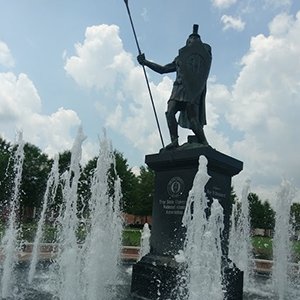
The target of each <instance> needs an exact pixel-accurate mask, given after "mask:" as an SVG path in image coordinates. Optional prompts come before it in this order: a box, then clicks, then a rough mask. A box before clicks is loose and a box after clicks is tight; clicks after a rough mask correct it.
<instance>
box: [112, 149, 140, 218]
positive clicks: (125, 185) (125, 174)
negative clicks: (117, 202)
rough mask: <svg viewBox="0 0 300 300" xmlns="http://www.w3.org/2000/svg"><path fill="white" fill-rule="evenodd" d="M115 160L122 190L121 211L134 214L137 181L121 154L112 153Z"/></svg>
mask: <svg viewBox="0 0 300 300" xmlns="http://www.w3.org/2000/svg"><path fill="white" fill-rule="evenodd" d="M114 154H115V159H116V171H117V174H118V176H119V177H120V179H121V188H122V195H123V196H122V205H121V207H122V210H123V211H124V212H126V213H133V212H134V204H135V203H136V199H137V184H138V180H137V177H136V176H135V174H134V173H133V172H132V170H131V168H130V167H129V165H128V162H127V159H126V158H124V156H123V154H122V153H120V152H118V151H114Z"/></svg>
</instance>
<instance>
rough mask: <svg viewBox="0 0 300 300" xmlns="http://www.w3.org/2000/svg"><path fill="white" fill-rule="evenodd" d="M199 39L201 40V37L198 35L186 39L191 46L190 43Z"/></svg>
mask: <svg viewBox="0 0 300 300" xmlns="http://www.w3.org/2000/svg"><path fill="white" fill-rule="evenodd" d="M199 40H200V38H199V37H198V36H196V35H192V36H189V38H188V39H187V41H186V45H187V46H189V45H191V44H193V43H194V42H195V41H199Z"/></svg>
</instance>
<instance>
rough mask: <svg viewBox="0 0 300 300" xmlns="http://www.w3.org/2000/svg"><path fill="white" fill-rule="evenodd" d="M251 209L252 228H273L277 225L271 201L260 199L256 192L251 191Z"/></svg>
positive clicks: (249, 196)
mask: <svg viewBox="0 0 300 300" xmlns="http://www.w3.org/2000/svg"><path fill="white" fill-rule="evenodd" d="M248 201H249V211H250V222H251V228H264V229H272V228H274V225H275V212H274V210H273V209H272V208H271V206H270V203H269V202H268V201H265V202H264V203H262V201H261V200H260V199H259V197H258V195H257V194H255V193H249V195H248Z"/></svg>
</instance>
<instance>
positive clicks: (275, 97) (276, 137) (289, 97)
mask: <svg viewBox="0 0 300 300" xmlns="http://www.w3.org/2000/svg"><path fill="white" fill-rule="evenodd" d="M128 3H129V8H130V11H131V15H132V18H133V22H134V25H135V29H136V33H137V37H138V40H139V44H140V48H141V50H142V52H144V53H145V55H146V58H147V59H149V60H152V61H154V62H156V63H159V64H162V65H164V64H167V63H169V62H172V61H173V59H174V58H175V57H176V56H177V55H178V49H180V48H181V47H183V46H184V45H185V42H186V39H187V37H188V36H189V34H190V33H191V32H192V27H193V24H199V33H200V35H201V38H202V40H203V41H204V42H206V43H208V44H210V45H211V47H212V55H213V61H212V67H211V71H210V76H209V79H208V91H207V96H206V113H207V126H205V128H204V130H205V134H206V137H207V140H208V142H209V144H210V145H211V146H212V147H213V148H215V149H217V150H218V151H221V152H223V153H225V154H227V155H230V156H233V157H235V158H237V159H239V160H241V161H243V162H244V170H243V171H242V172H241V173H240V174H239V175H237V176H235V177H234V179H233V184H234V188H235V190H236V191H237V194H238V196H239V193H240V190H241V189H242V187H243V185H244V183H245V181H246V180H248V179H249V180H251V191H252V192H255V193H257V194H258V195H259V196H260V197H261V198H262V199H263V200H266V199H268V200H269V201H270V202H271V203H274V201H275V198H276V193H277V192H278V190H279V188H280V185H281V183H282V181H283V180H289V181H290V182H291V184H292V186H294V187H295V200H296V201H300V195H299V188H300V155H299V149H300V138H299V134H300V131H299V117H298V116H299V113H300V59H299V57H300V39H299V36H300V1H299V0H201V1H199V0H185V1H179V0H164V1H161V0H151V1H150V0H129V1H128ZM137 54H138V52H137V48H136V44H135V40H134V37H133V33H132V29H131V27H130V23H129V18H128V15H127V10H126V6H125V3H124V1H122V0H109V1H108V0H107V1H104V0H98V1H96V0H95V1H94V0H85V1H83V0H63V1H62V0H51V1H50V0H22V1H20V0H10V1H7V0H0V136H1V137H2V138H4V139H6V140H8V141H10V142H14V140H15V136H16V132H17V131H19V130H22V132H23V136H24V140H25V141H26V142H29V143H32V144H34V145H36V146H38V147H40V148H41V149H42V150H43V151H44V152H46V153H47V154H49V155H50V156H53V155H55V154H56V153H59V152H62V151H64V150H69V149H71V147H72V144H73V142H74V138H75V136H76V132H77V130H78V128H79V127H80V126H82V128H83V131H84V133H85V135H86V136H87V138H86V140H85V142H84V145H83V162H86V161H88V159H90V158H92V157H94V156H95V155H97V153H98V148H99V146H98V145H99V136H101V135H102V134H103V130H104V129H105V130H106V134H107V136H108V137H109V138H110V139H111V141H112V144H113V147H114V148H115V149H117V150H118V151H120V152H122V153H123V155H124V157H125V158H126V159H127V160H128V163H129V166H130V167H132V168H133V170H136V169H137V168H138V167H139V166H141V165H144V156H145V155H146V154H153V153H157V152H158V151H159V149H160V148H161V141H160V137H159V134H158V130H157V126H156V123H155V118H154V113H153V110H152V106H151V102H150V98H149V94H148V91H147V86H146V83H145V78H144V75H143V71H142V68H141V66H140V65H139V64H138V63H137V61H136V56H137ZM174 75H175V74H165V75H160V74H157V73H154V72H153V71H151V70H149V69H148V70H147V76H148V78H149V82H150V87H151V91H152V94H153V98H154V103H155V107H156V111H157V114H158V119H159V123H160V126H161V128H162V134H163V139H164V142H165V144H167V143H169V134H168V130H167V126H166V121H165V114H164V113H165V111H166V106H167V101H168V99H169V96H170V93H171V89H172V84H173V80H174V78H175V77H174ZM188 134H191V131H189V130H184V129H181V130H180V131H179V135H180V143H184V142H185V140H186V136H187V135H188Z"/></svg>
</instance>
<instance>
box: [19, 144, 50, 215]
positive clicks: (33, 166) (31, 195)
mask: <svg viewBox="0 0 300 300" xmlns="http://www.w3.org/2000/svg"><path fill="white" fill-rule="evenodd" d="M24 155H25V156H24V163H23V172H22V182H21V203H20V204H21V210H23V211H24V209H26V208H33V207H36V208H39V206H40V204H41V201H42V199H43V196H44V192H45V188H46V183H47V179H48V175H49V172H50V169H51V164H52V161H51V160H49V159H48V156H47V155H46V154H44V153H42V151H41V150H40V149H39V148H38V147H36V146H34V145H32V144H29V143H26V144H25V146H24Z"/></svg>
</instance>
